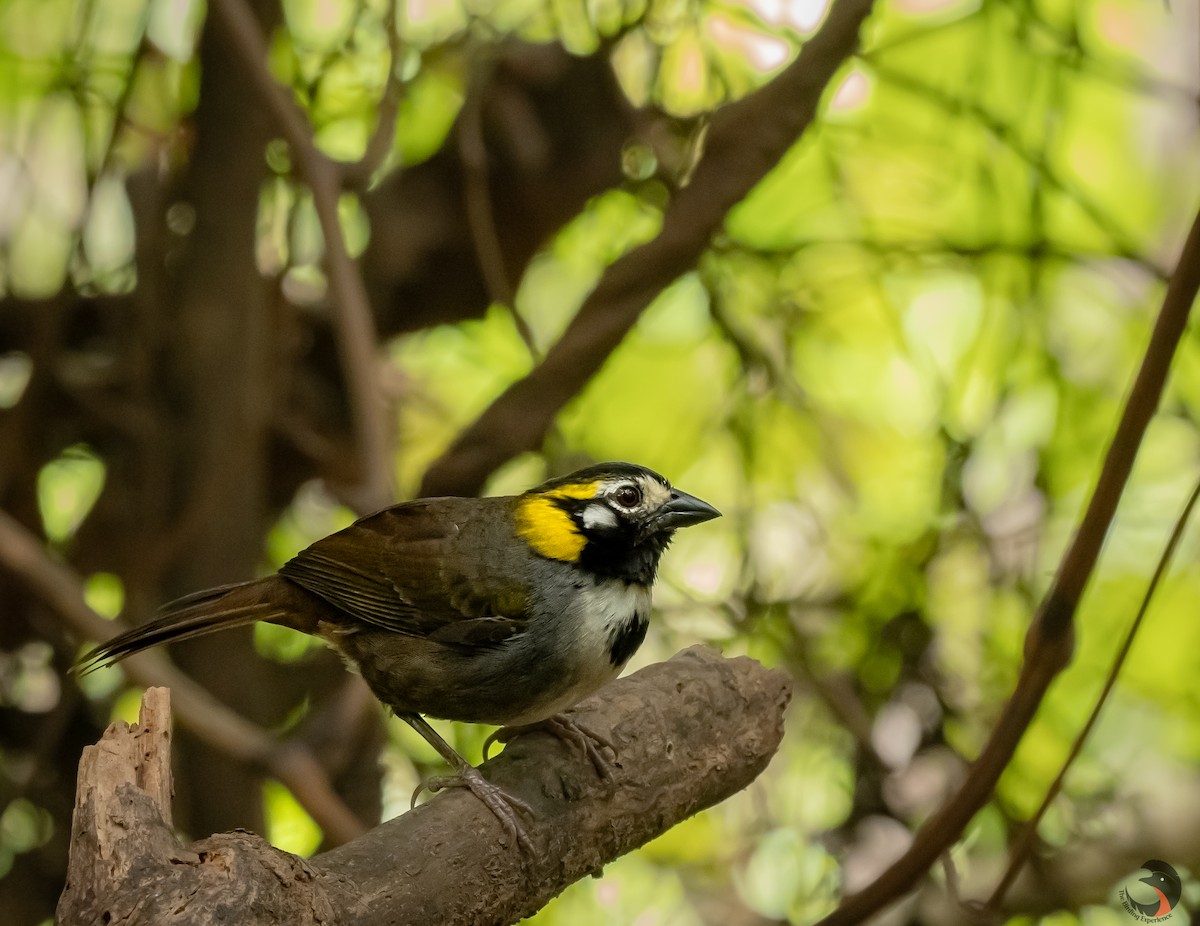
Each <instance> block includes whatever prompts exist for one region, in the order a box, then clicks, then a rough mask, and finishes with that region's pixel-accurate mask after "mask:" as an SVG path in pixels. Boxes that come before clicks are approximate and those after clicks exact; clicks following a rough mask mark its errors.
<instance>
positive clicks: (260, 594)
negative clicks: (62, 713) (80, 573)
mask: <svg viewBox="0 0 1200 926" xmlns="http://www.w3.org/2000/svg"><path fill="white" fill-rule="evenodd" d="M280 581H281V580H280V579H279V577H278V576H271V577H270V578H267V579H254V580H252V581H250V582H239V583H237V584H236V585H223V586H221V587H220V588H212V589H208V590H206V591H203V592H196V593H195V594H192V595H187V596H186V597H184V598H180V599H177V600H176V601H172V602H170V603H169V604H166V605H163V607H162V609H161V611H160V612H159V616H158V617H157V618H155V619H154V620H152V621H150V622H149V623H148V624H142V625H141V626H140V627H134V628H133V629H132V630H126V631H125V632H124V633H123V634H120V635H119V636H116V637H113V638H112V639H111V640H109V641H108V642H107V643H101V644H100V645H99V646H97V647H96V648H95V649H93V650H91V651H90V652H89V653H87V654H86V655H84V656H83V658H82V659H80V660H79V662H78V663H77V664H76V666H75V671H76V672H78V673H79V674H80V675H86V674H87V673H88V672H91V671H93V670H95V669H99V668H102V667H104V666H110V665H112V664H113V663H115V662H120V661H121V660H122V659H124V658H125V657H126V656H132V655H133V654H134V653H138V652H141V651H142V650H144V649H149V648H150V647H151V646H158V645H160V644H162V643H178V642H179V641H180V640H190V639H192V638H193V637H202V636H204V635H205V634H209V633H216V632H217V631H220V630H230V629H232V628H234V627H244V626H246V625H247V624H253V623H255V622H256V621H271V620H278V619H280V618H283V617H284V616H285V615H286V613H287V612H286V610H285V609H284V608H281V607H280V605H279V604H278V603H277V602H276V601H275V600H273V598H274V596H273V595H272V594H271V592H272V591H273V590H274V585H275V584H276V583H278V582H280Z"/></svg>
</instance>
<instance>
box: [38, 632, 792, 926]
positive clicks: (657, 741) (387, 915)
mask: <svg viewBox="0 0 1200 926" xmlns="http://www.w3.org/2000/svg"><path fill="white" fill-rule="evenodd" d="M790 695H791V685H790V682H789V680H788V677H787V676H786V675H785V674H784V673H782V672H779V671H776V670H767V669H764V668H763V667H762V666H760V665H759V664H758V663H756V662H754V661H753V660H750V659H747V658H744V657H740V658H737V659H724V658H722V657H721V656H720V655H719V654H718V653H716V652H715V651H713V650H710V649H706V648H704V647H693V648H691V649H688V650H685V651H684V652H682V653H680V654H679V655H677V656H675V657H674V658H673V659H671V660H669V661H667V662H665V663H660V664H658V665H654V666H651V667H649V668H647V669H644V670H642V671H641V672H638V673H636V674H635V675H633V676H630V677H629V678H627V679H623V680H621V681H618V682H616V683H614V684H613V685H611V686H609V687H608V688H606V689H605V690H604V691H603V692H602V693H601V695H600V696H598V697H595V698H592V699H589V700H588V701H586V702H584V703H583V704H582V705H580V706H579V708H577V709H576V711H575V714H576V716H577V718H578V719H579V720H580V721H582V722H583V723H585V724H587V725H589V726H590V727H592V728H593V729H595V730H596V731H597V732H599V733H601V734H603V735H605V736H608V737H609V738H610V739H611V740H612V742H613V743H614V744H616V746H617V748H618V750H619V759H618V764H617V766H616V769H615V775H614V780H613V781H612V782H611V783H609V784H606V783H605V782H603V781H601V780H600V779H598V778H597V776H596V773H595V771H594V770H593V768H592V766H591V764H590V762H588V761H587V759H586V758H584V757H583V756H582V755H581V754H579V753H577V752H575V751H574V750H573V749H572V748H571V747H569V746H567V745H566V744H564V743H562V742H561V741H559V740H557V739H555V738H554V737H551V736H549V735H548V734H540V733H538V734H531V735H528V736H524V737H521V738H519V739H517V740H514V741H513V742H512V743H510V744H509V745H508V746H507V747H506V748H505V750H504V753H503V754H502V755H501V756H499V757H498V758H496V759H494V760H492V761H490V762H488V763H487V764H486V765H485V766H484V767H483V771H484V774H485V775H486V777H487V778H489V779H490V780H492V781H494V782H496V783H498V784H500V785H502V786H503V787H505V788H506V789H508V790H509V791H510V793H512V794H514V795H516V796H518V797H520V798H522V799H523V800H525V801H526V802H528V803H529V804H530V805H531V806H532V807H533V809H534V813H535V816H534V818H533V819H531V820H528V821H527V822H526V828H527V830H528V831H529V834H530V836H531V838H532V839H533V841H534V843H535V844H536V845H537V847H538V852H537V854H536V856H535V857H529V856H526V855H524V854H522V853H521V852H520V851H519V849H517V847H515V846H513V845H509V844H508V843H507V840H506V839H505V837H504V835H503V830H502V829H501V827H500V825H499V824H498V822H497V821H496V820H495V819H494V818H493V817H492V816H491V814H490V813H489V812H488V811H487V810H486V809H485V808H484V807H483V806H482V805H481V804H480V803H479V802H478V801H477V800H476V799H475V798H474V797H473V796H472V795H470V794H468V793H466V792H465V791H460V790H453V791H450V792H448V793H445V794H442V795H439V796H437V797H436V798H434V799H433V800H431V801H429V802H428V803H427V804H425V805H423V806H422V807H419V808H418V809H417V810H415V811H413V812H411V813H406V814H404V815H402V816H400V817H398V818H396V819H394V820H391V821H389V822H388V823H385V824H384V825H382V826H379V827H377V828H376V829H374V830H372V831H371V832H369V833H367V834H366V835H365V836H363V837H361V838H360V839H357V840H355V841H353V842H351V843H349V844H347V845H345V846H342V847H341V848H338V849H335V850H334V851H332V852H327V853H325V854H324V855H320V856H317V857H315V858H314V859H312V860H310V861H305V860H303V859H300V858H298V857H296V856H293V855H290V854H288V853H286V852H281V851H279V850H277V849H274V848H272V847H271V846H270V845H268V844H267V843H266V842H265V841H264V840H262V839H260V838H259V837H257V836H255V835H253V834H252V833H247V832H244V831H239V832H234V833H226V834H221V835H217V836H213V837H210V838H208V839H204V840H200V841H198V842H196V843H193V844H192V845H190V846H188V847H184V848H181V847H179V846H178V845H177V844H176V842H175V840H174V837H173V835H172V833H171V830H170V826H169V823H168V822H167V821H168V820H169V795H170V773H169V761H170V759H169V730H168V726H167V725H168V720H167V712H166V707H165V699H166V692H165V690H164V689H151V690H150V691H148V692H147V700H146V706H145V708H144V710H143V715H142V721H141V723H139V724H137V725H136V726H134V727H133V728H124V725H114V726H113V727H110V728H109V730H108V731H106V733H105V736H104V739H103V740H102V741H101V742H100V744H99V745H97V746H94V747H89V749H88V750H87V751H86V752H85V754H84V757H83V759H82V761H81V762H80V774H79V791H78V797H77V803H76V811H75V820H74V829H73V833H72V848H71V862H70V869H69V874H68V882H67V886H66V889H65V890H64V892H63V895H62V898H61V900H60V903H59V908H58V915H59V922H61V923H71V924H75V923H80V924H84V923H121V924H125V926H135V924H143V923H146V924H149V923H156V924H168V923H169V924H180V926H182V924H188V926H207V924H215V923H225V922H238V923H246V924H274V923H289V924H297V923H299V924H308V923H322V924H338V926H340V924H347V926H348V924H354V926H374V924H411V926H420V924H425V923H428V924H442V923H464V924H468V923H469V924H501V923H512V922H515V921H516V920H518V919H520V918H522V917H525V916H528V915H530V914H531V913H533V912H534V911H536V910H537V909H539V908H540V907H542V906H544V905H545V904H546V903H547V902H548V901H549V900H550V899H551V898H552V897H554V896H555V895H556V894H558V893H559V892H561V891H562V890H563V889H564V888H565V887H567V886H568V885H569V884H571V883H572V882H574V881H576V880H578V879H580V878H582V877H584V876H585V875H589V874H594V873H597V872H599V871H600V870H601V869H602V867H603V866H604V864H606V863H607V862H609V861H611V860H612V859H614V858H616V857H618V856H620V855H623V854H624V853H626V852H629V851H631V850H633V849H635V848H637V847H638V846H641V845H643V844H644V843H646V842H648V841H649V840H651V839H653V838H654V837H655V836H658V835H660V834H661V833H663V832H665V831H666V830H667V829H669V828H670V827H671V826H673V825H675V824H676V823H678V822H680V821H681V820H683V819H685V818H687V817H689V816H691V815H692V814H694V813H696V812H698V811H700V810H702V809H704V808H705V807H710V806H712V805H713V804H716V803H718V802H719V801H721V800H723V799H724V798H726V797H728V796H730V795H731V794H734V793H735V792H737V791H739V790H741V789H742V788H744V787H745V786H746V785H748V784H749V783H750V782H751V781H753V780H754V778H755V777H756V776H757V775H758V774H759V773H760V772H761V771H762V770H763V769H764V768H766V765H767V763H768V762H769V761H770V758H771V756H772V755H773V754H774V753H775V750H776V749H777V748H778V746H779V742H780V739H781V737H782V735H783V714H784V709H785V708H786V706H787V703H788V700H789V698H790Z"/></svg>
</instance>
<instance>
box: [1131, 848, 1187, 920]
mask: <svg viewBox="0 0 1200 926" xmlns="http://www.w3.org/2000/svg"><path fill="white" fill-rule="evenodd" d="M1141 870H1142V871H1145V872H1148V874H1146V876H1145V877H1142V878H1138V879H1137V881H1138V883H1139V884H1146V885H1149V887H1150V889H1151V890H1152V891H1154V893H1155V894H1157V895H1158V896H1157V898H1156V899H1154V900H1149V897H1150V895H1149V894H1147V893H1146V892H1145V891H1143V890H1140V889H1139V895H1140V896H1143V897H1146V898H1147V901H1146V902H1143V901H1140V900H1135V899H1134V898H1133V897H1131V896H1129V892H1128V891H1127V890H1126V889H1125V888H1122V889H1121V892H1120V895H1119V896H1120V898H1121V906H1123V907H1124V908H1125V909H1126V911H1127V912H1128V913H1130V914H1131V915H1132V916H1134V917H1136V918H1137V919H1138V920H1140V921H1141V922H1147V923H1152V922H1154V921H1156V920H1162V919H1165V918H1166V917H1168V916H1170V914H1171V911H1172V910H1174V909H1175V907H1176V905H1178V903H1179V897H1180V895H1181V894H1182V893H1183V885H1182V883H1181V882H1180V880H1179V873H1178V872H1176V871H1175V869H1174V868H1172V867H1171V866H1170V865H1168V864H1167V863H1166V862H1164V861H1162V860H1161V859H1156V858H1152V859H1150V861H1148V862H1143V863H1142V868H1141ZM1126 883H1128V882H1126Z"/></svg>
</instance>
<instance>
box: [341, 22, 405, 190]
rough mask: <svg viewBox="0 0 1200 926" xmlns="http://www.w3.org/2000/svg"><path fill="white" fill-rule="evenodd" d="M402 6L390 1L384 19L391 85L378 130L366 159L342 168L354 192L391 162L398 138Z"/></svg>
mask: <svg viewBox="0 0 1200 926" xmlns="http://www.w3.org/2000/svg"><path fill="white" fill-rule="evenodd" d="M398 6H400V4H398V3H395V2H392V0H389V2H388V4H387V13H386V14H385V15H384V18H383V30H384V32H385V33H386V34H387V40H388V55H389V57H388V73H387V82H386V83H385V84H384V85H383V96H381V97H380V99H379V115H378V118H377V121H376V123H375V130H374V131H373V132H372V133H371V137H370V138H369V139H367V145H366V147H365V148H364V149H363V153H362V157H361V158H359V159H358V160H357V161H354V162H352V163H346V164H343V165H342V183H343V185H344V186H346V187H348V188H349V189H352V190H365V189H366V188H367V186H368V185H369V184H370V183H371V179H372V178H373V177H374V176H375V172H376V171H377V170H379V168H380V167H381V166H382V165H383V162H384V161H385V160H387V157H388V155H389V154H391V153H392V148H393V147H394V144H395V139H396V117H397V116H398V115H399V113H400V96H401V90H402V89H403V87H404V83H403V81H401V80H400V62H401V58H402V57H403V53H404V45H403V42H402V41H401V39H400V28H399V26H398V25H397V22H396V8H397V7H398Z"/></svg>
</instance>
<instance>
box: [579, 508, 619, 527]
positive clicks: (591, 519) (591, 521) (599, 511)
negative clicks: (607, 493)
mask: <svg viewBox="0 0 1200 926" xmlns="http://www.w3.org/2000/svg"><path fill="white" fill-rule="evenodd" d="M583 526H584V528H586V529H587V530H612V529H613V528H614V527H616V526H617V516H616V515H615V514H613V513H612V511H611V510H609V507H608V506H607V505H603V504H601V503H599V502H593V503H592V504H590V505H588V506H587V507H586V508H584V509H583Z"/></svg>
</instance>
